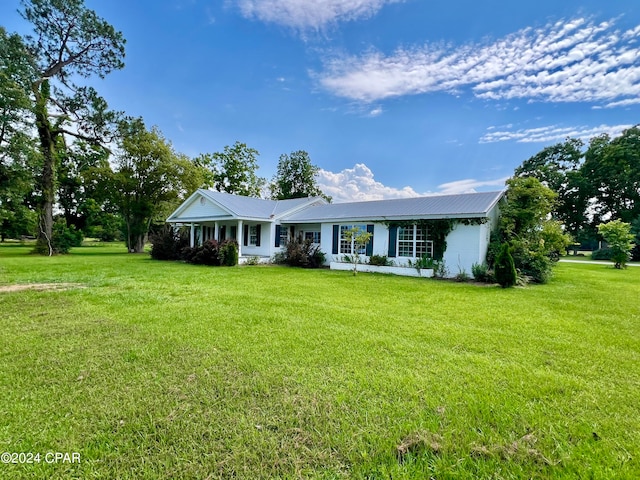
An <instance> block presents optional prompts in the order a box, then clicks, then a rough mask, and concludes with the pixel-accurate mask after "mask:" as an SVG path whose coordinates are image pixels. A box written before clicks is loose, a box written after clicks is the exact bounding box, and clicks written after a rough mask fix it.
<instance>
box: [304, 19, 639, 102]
mask: <svg viewBox="0 0 640 480" xmlns="http://www.w3.org/2000/svg"><path fill="white" fill-rule="evenodd" d="M614 23H615V22H614V21H613V20H611V21H604V22H600V23H594V22H592V21H589V20H587V19H583V18H577V19H573V20H571V21H568V22H556V23H551V24H548V25H546V26H544V27H542V28H537V29H534V28H526V29H523V30H520V31H518V32H516V33H513V34H511V35H508V36H506V37H504V38H502V39H498V40H495V41H493V42H487V43H484V44H467V45H461V46H455V45H443V44H426V45H423V46H420V47H415V48H412V49H407V48H399V49H398V50H396V51H395V52H394V53H393V54H392V55H384V54H383V53H381V52H378V51H369V52H367V53H365V54H363V55H361V56H342V57H335V58H332V59H328V60H327V61H326V62H325V70H324V71H323V72H320V73H316V74H315V76H316V78H317V80H318V81H319V83H320V84H321V85H322V86H323V87H324V88H325V89H327V90H329V91H330V92H332V93H334V94H335V95H338V96H342V97H346V98H349V99H352V100H357V101H362V102H373V101H377V100H381V99H384V98H389V97H397V96H403V95H415V94H422V93H429V92H442V91H444V92H450V93H452V94H459V93H460V91H462V90H464V89H468V90H470V91H471V92H472V93H473V94H474V95H475V96H476V97H479V98H485V99H492V100H508V99H530V100H536V101H544V102H592V103H605V104H610V105H612V102H616V101H618V102H619V101H630V100H631V99H636V98H637V97H638V96H639V95H640V46H639V44H638V41H637V40H638V39H640V27H634V28H633V29H630V30H626V31H623V32H620V31H618V30H616V29H615V27H614Z"/></svg>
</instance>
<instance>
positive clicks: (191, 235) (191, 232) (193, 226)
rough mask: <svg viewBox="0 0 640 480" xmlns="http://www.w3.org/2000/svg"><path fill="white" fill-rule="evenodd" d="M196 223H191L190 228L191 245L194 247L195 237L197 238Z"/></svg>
mask: <svg viewBox="0 0 640 480" xmlns="http://www.w3.org/2000/svg"><path fill="white" fill-rule="evenodd" d="M194 230H195V224H193V223H192V224H191V228H190V229H189V246H190V247H191V248H193V247H194V239H195V232H194Z"/></svg>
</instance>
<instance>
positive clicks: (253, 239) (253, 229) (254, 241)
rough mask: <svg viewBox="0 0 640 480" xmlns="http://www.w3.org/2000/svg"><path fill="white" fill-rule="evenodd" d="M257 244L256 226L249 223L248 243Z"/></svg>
mask: <svg viewBox="0 0 640 480" xmlns="http://www.w3.org/2000/svg"><path fill="white" fill-rule="evenodd" d="M257 244H258V226H257V225H249V245H257Z"/></svg>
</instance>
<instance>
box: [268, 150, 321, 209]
mask: <svg viewBox="0 0 640 480" xmlns="http://www.w3.org/2000/svg"><path fill="white" fill-rule="evenodd" d="M319 170H320V168H319V167H317V166H315V165H313V164H312V163H311V159H310V158H309V154H308V153H307V152H305V151H304V150H298V151H295V152H291V155H287V154H286V153H285V154H282V155H280V160H279V161H278V172H277V174H276V176H275V177H274V179H273V181H272V183H271V187H270V188H271V198H273V199H274V200H286V199H289V198H306V197H323V198H325V199H326V200H327V201H329V202H330V201H331V197H329V196H327V195H325V194H324V193H322V190H320V187H319V186H318V183H317V181H316V175H317V174H318V171H319Z"/></svg>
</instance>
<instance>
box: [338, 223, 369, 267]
mask: <svg viewBox="0 0 640 480" xmlns="http://www.w3.org/2000/svg"><path fill="white" fill-rule="evenodd" d="M371 237H373V233H371V232H367V231H366V230H362V229H360V228H359V227H351V228H350V229H349V230H347V231H346V232H344V238H345V240H346V241H347V242H348V243H350V244H351V245H353V249H352V252H351V257H350V260H351V263H353V275H354V276H355V275H357V274H358V263H360V252H361V251H363V250H364V249H365V248H366V246H367V243H369V240H371Z"/></svg>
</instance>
